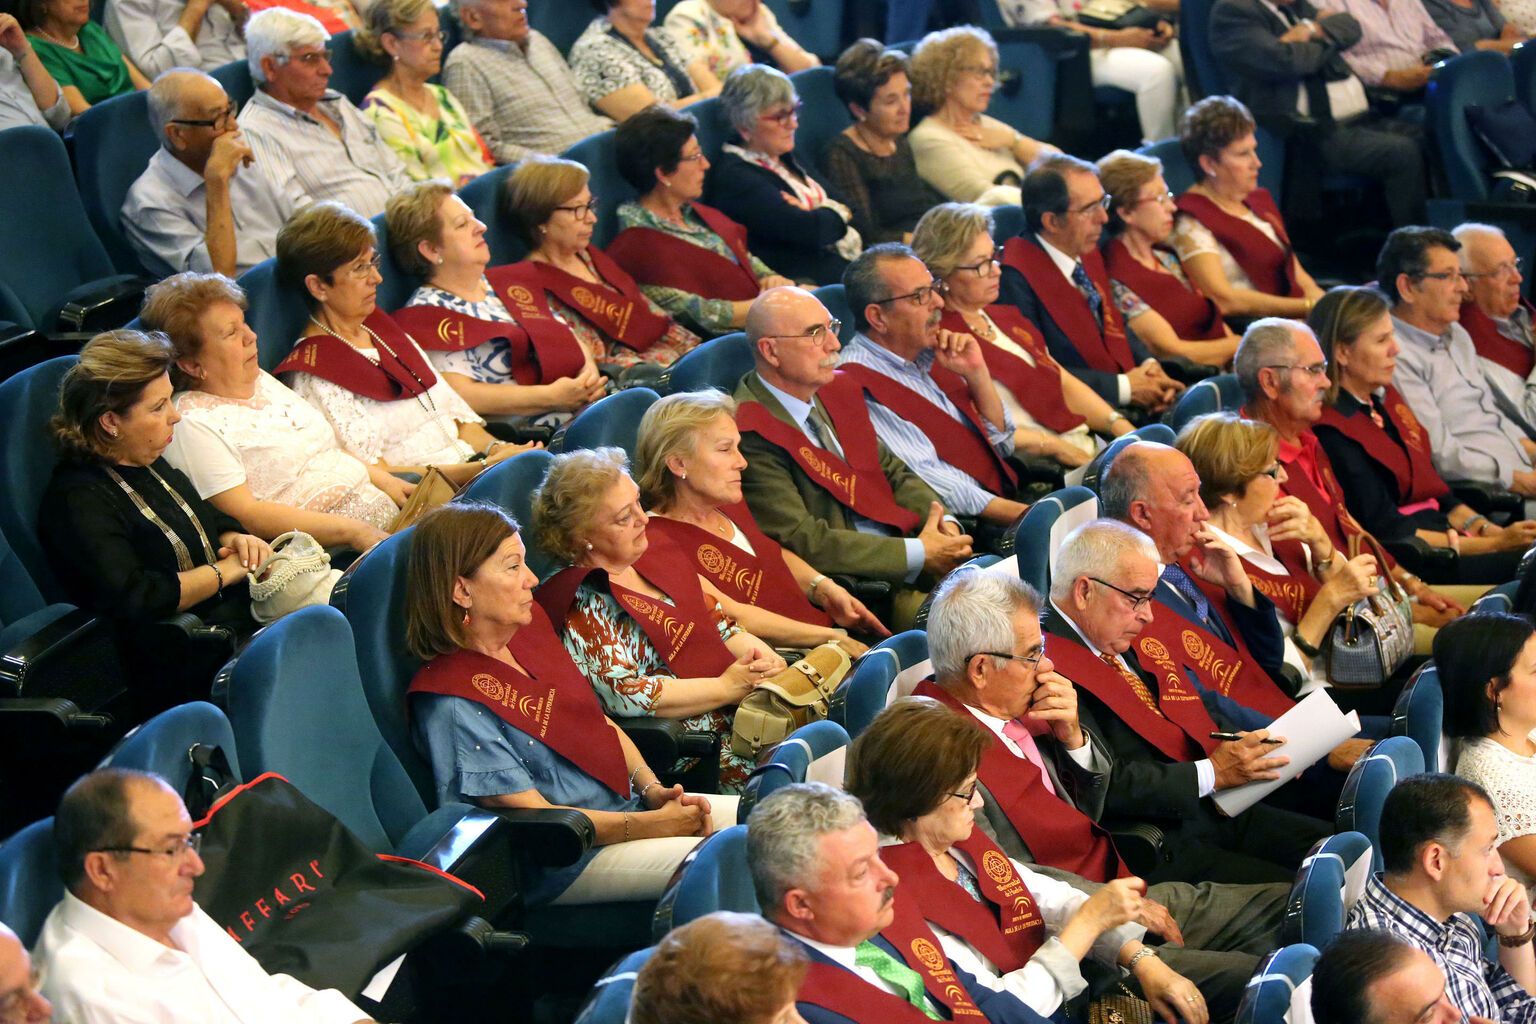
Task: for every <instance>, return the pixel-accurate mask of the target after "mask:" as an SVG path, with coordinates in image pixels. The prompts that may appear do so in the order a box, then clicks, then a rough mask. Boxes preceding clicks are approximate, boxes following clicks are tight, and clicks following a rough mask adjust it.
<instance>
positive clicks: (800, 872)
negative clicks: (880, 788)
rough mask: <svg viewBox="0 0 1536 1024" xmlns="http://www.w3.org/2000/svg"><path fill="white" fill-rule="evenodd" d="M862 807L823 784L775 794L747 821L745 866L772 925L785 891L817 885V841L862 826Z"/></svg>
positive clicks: (802, 784) (801, 785)
mask: <svg viewBox="0 0 1536 1024" xmlns="http://www.w3.org/2000/svg"><path fill="white" fill-rule="evenodd" d="M864 820H865V818H864V805H863V804H861V803H859V801H858V799H857V798H856V797H852V796H849V795H848V794H847V793H845V792H843V791H842V790H840V789H836V788H834V787H832V786H829V785H827V784H826V783H824V782H799V783H795V784H793V785H789V786H785V787H784V788H783V789H780V790H776V791H775V792H774V793H773V794H772V795H771V796H769V797H768V799H766V800H764V801H763V802H762V803H760V804H758V805H757V806H756V807H755V808H753V810H752V814H751V815H750V816H749V817H748V818H747V866H748V867H749V868H750V869H751V871H752V888H753V890H754V891H755V892H756V893H757V905H758V906H759V907H760V908H762V912H763V916H764V917H766V918H768V919H769V920H776V919H777V918H778V917H779V915H780V914H781V913H782V911H783V909H784V897H785V895H786V894H788V892H789V890H791V889H809V888H813V887H814V886H815V884H816V883H817V881H818V880H819V877H818V876H819V874H820V862H821V837H822V836H824V835H828V834H830V833H833V832H843V831H846V830H847V829H850V828H853V827H854V826H855V825H857V824H858V823H859V822H861V821H864Z"/></svg>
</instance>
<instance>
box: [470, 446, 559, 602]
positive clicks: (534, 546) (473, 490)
mask: <svg viewBox="0 0 1536 1024" xmlns="http://www.w3.org/2000/svg"><path fill="white" fill-rule="evenodd" d="M553 458H554V456H553V455H551V454H550V453H549V452H546V451H538V450H535V451H529V452H520V453H519V454H517V455H514V456H512V457H511V458H510V459H503V460H501V461H500V462H498V463H496V465H494V466H489V467H487V468H486V470H485V472H483V473H481V474H480V475H479V476H477V477H475V479H474V480H472V481H470V483H469V486H468V487H466V488H464V490H463V491H462V492H461V493H460V494H459V496H458V499H457V500H460V501H488V502H490V503H491V504H493V505H498V506H500V507H501V508H503V509H506V511H507V513H508V514H510V515H511V516H512V518H513V519H515V520H517V522H518V525H519V526H521V527H522V528H523V534H522V537H523V544H524V545H525V546H526V547H527V549H528V556H527V557H528V568H530V569H532V570H533V572H534V575H536V576H538V577H539V578H540V579H543V578H544V577H546V576H548V575H549V574H550V573H552V572H554V571H555V569H556V568H557V566H556V564H555V559H554V558H553V557H552V556H551V555H550V554H549V553H548V552H546V551H545V550H544V549H543V548H542V547H540V546H539V543H538V536H537V534H536V533H535V532H534V530H533V492H534V491H535V490H536V489H537V488H538V486H539V484H541V483H543V482H544V474H545V473H548V472H549V463H550V461H551V460H552V459H553Z"/></svg>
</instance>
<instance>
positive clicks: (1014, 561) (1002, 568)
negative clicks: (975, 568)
mask: <svg viewBox="0 0 1536 1024" xmlns="http://www.w3.org/2000/svg"><path fill="white" fill-rule="evenodd" d="M982 572H995V573H997V574H998V575H1000V576H1011V577H1013V578H1014V579H1018V577H1019V556H1018V555H1009V556H1008V557H1007V558H999V559H998V560H997V561H995V562H993V563H992V564H991V565H989V566H987V567H986V568H985V569H983V570H982Z"/></svg>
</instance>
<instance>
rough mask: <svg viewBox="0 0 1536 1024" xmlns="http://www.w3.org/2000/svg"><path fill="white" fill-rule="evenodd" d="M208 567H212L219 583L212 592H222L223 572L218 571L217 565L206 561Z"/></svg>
mask: <svg viewBox="0 0 1536 1024" xmlns="http://www.w3.org/2000/svg"><path fill="white" fill-rule="evenodd" d="M208 568H210V569H212V570H213V574H214V575H215V576H217V577H218V578H219V585H218V588H217V589H216V590H214V593H215V594H221V593H223V592H224V574H223V573H222V572H219V567H218V566H216V565H214V564H213V563H212V562H209V563H208Z"/></svg>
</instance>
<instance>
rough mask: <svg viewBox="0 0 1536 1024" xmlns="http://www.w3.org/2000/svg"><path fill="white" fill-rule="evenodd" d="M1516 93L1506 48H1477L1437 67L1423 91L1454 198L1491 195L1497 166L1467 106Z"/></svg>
mask: <svg viewBox="0 0 1536 1024" xmlns="http://www.w3.org/2000/svg"><path fill="white" fill-rule="evenodd" d="M1514 98H1515V76H1514V72H1513V71H1512V70H1511V68H1510V63H1509V58H1507V57H1505V56H1504V55H1503V54H1502V53H1497V52H1495V51H1493V50H1476V51H1474V52H1472V53H1464V54H1462V55H1461V56H1459V57H1455V58H1453V59H1451V60H1448V61H1446V62H1444V63H1443V64H1440V65H1439V66H1438V67H1437V68H1436V70H1435V74H1434V76H1433V77H1432V78H1430V80H1429V86H1428V87H1427V89H1426V90H1425V94H1424V106H1425V111H1426V124H1427V127H1428V129H1429V133H1430V137H1431V138H1432V139H1433V140H1434V147H1433V152H1434V153H1436V154H1437V155H1438V159H1439V171H1440V175H1441V177H1442V178H1443V179H1444V183H1445V186H1446V188H1447V189H1449V191H1450V196H1451V198H1453V199H1459V200H1462V201H1471V202H1477V201H1481V200H1486V199H1487V198H1488V196H1489V185H1490V183H1491V181H1492V178H1491V174H1492V171H1493V170H1494V167H1493V158H1492V157H1491V156H1490V154H1489V153H1488V150H1487V148H1486V147H1485V146H1484V145H1483V144H1482V143H1481V142H1479V141H1478V138H1477V135H1476V133H1475V132H1473V130H1472V125H1471V124H1470V123H1469V122H1468V121H1467V116H1466V110H1467V108H1468V107H1469V106H1474V105H1475V106H1481V107H1483V108H1485V109H1490V108H1492V107H1496V106H1498V105H1499V104H1500V103H1503V102H1504V101H1506V100H1512V99H1514Z"/></svg>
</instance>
